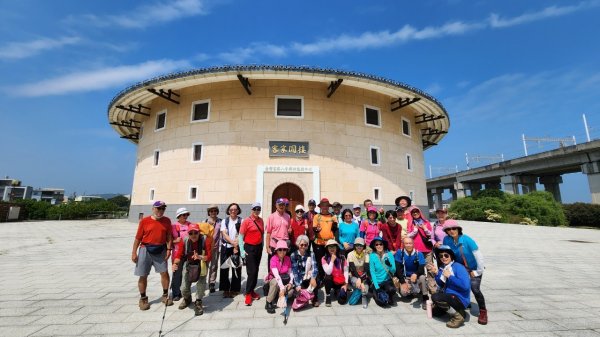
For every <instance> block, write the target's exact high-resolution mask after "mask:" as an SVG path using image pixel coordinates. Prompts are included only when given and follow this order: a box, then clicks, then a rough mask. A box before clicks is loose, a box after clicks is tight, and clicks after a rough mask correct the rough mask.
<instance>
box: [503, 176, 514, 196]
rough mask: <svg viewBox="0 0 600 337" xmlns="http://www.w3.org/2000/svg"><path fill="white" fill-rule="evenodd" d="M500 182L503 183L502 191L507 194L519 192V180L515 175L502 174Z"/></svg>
mask: <svg viewBox="0 0 600 337" xmlns="http://www.w3.org/2000/svg"><path fill="white" fill-rule="evenodd" d="M500 183H501V184H502V185H504V192H506V193H508V194H519V180H518V179H517V177H516V176H502V177H500Z"/></svg>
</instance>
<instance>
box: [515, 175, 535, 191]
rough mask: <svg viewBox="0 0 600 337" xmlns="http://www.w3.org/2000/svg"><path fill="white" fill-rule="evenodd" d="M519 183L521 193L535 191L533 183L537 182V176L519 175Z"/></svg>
mask: <svg viewBox="0 0 600 337" xmlns="http://www.w3.org/2000/svg"><path fill="white" fill-rule="evenodd" d="M518 180H519V183H520V184H521V187H522V189H523V194H527V193H531V192H535V191H536V190H537V188H536V186H535V184H537V180H538V179H537V177H534V176H519V177H518Z"/></svg>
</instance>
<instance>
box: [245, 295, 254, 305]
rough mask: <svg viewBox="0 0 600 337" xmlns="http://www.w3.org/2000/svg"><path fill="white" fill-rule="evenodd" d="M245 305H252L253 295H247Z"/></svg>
mask: <svg viewBox="0 0 600 337" xmlns="http://www.w3.org/2000/svg"><path fill="white" fill-rule="evenodd" d="M244 303H246V305H247V306H250V305H252V295H251V294H246V300H245V301H244Z"/></svg>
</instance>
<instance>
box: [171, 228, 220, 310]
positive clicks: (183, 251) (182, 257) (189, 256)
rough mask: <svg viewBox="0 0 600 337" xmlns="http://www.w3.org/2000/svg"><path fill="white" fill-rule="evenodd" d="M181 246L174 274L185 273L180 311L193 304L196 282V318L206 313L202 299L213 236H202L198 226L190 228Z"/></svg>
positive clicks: (177, 254) (176, 258) (175, 262)
mask: <svg viewBox="0 0 600 337" xmlns="http://www.w3.org/2000/svg"><path fill="white" fill-rule="evenodd" d="M177 245H178V246H179V247H178V249H177V252H176V256H175V261H174V262H173V272H175V271H177V270H178V269H179V268H181V269H182V271H183V277H182V283H181V294H182V295H183V301H182V302H181V304H179V309H180V310H183V309H185V308H187V307H188V305H190V303H192V293H191V288H192V283H194V282H196V302H195V303H194V312H195V314H196V316H200V315H202V314H203V313H204V309H203V308H202V297H204V289H205V288H206V275H207V273H208V262H209V261H210V259H211V253H212V236H207V235H201V234H200V227H199V226H198V224H193V225H190V226H189V227H188V236H187V237H186V238H185V239H184V240H183V241H179V242H178V243H177Z"/></svg>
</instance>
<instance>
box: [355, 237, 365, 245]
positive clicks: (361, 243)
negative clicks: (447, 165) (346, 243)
mask: <svg viewBox="0 0 600 337" xmlns="http://www.w3.org/2000/svg"><path fill="white" fill-rule="evenodd" d="M354 245H355V246H356V245H363V246H364V245H365V239H363V238H356V239H354Z"/></svg>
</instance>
